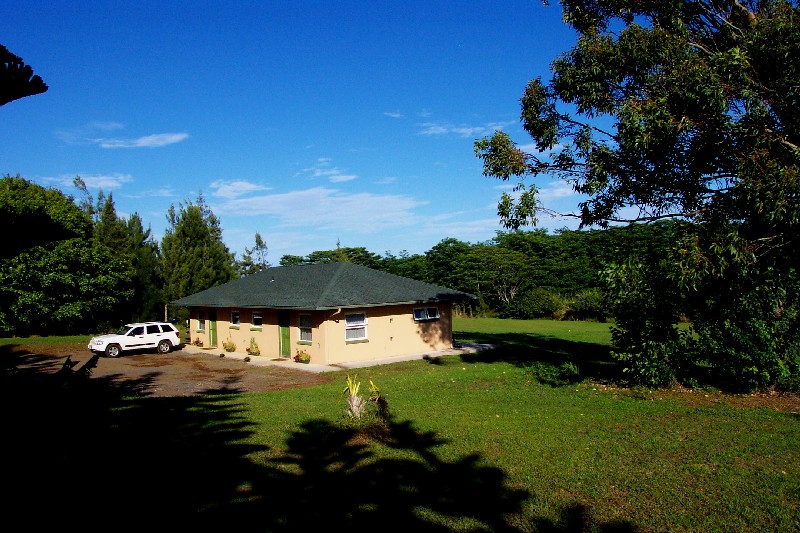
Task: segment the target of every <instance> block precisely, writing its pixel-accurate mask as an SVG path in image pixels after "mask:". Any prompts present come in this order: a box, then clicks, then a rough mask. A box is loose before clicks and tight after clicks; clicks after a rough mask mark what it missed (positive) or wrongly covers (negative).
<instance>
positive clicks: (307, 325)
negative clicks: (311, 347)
mask: <svg viewBox="0 0 800 533" xmlns="http://www.w3.org/2000/svg"><path fill="white" fill-rule="evenodd" d="M298 325H299V328H300V342H302V343H310V342H311V315H300V323H299V324H298Z"/></svg>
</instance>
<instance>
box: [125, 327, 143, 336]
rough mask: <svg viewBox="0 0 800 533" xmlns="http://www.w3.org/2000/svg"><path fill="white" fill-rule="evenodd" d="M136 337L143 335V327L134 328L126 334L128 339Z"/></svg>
mask: <svg viewBox="0 0 800 533" xmlns="http://www.w3.org/2000/svg"><path fill="white" fill-rule="evenodd" d="M136 335H144V326H136V327H135V328H133V329H132V330H131V332H130V333H128V337H135V336H136Z"/></svg>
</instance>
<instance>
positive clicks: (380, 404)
mask: <svg viewBox="0 0 800 533" xmlns="http://www.w3.org/2000/svg"><path fill="white" fill-rule="evenodd" d="M357 378H358V376H357V375H353V376H351V375H349V374H348V376H347V386H345V388H344V390H343V391H342V394H343V395H344V396H345V401H346V403H347V408H346V409H345V411H344V416H343V422H342V425H343V426H344V427H348V428H352V429H355V430H357V431H359V432H366V433H368V434H375V433H382V432H385V431H386V429H387V428H388V423H389V404H388V402H387V401H386V398H385V397H384V396H383V394H382V393H381V391H380V389H379V388H378V387H377V385H375V383H373V382H372V381H370V382H369V385H370V389H369V397H368V398H366V399H364V397H363V396H361V394H360V393H359V391H360V389H361V382H360V381H358V380H357Z"/></svg>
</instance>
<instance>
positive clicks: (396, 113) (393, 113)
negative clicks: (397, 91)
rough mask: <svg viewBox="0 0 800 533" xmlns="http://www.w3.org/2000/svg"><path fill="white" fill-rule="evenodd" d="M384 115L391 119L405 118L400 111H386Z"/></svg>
mask: <svg viewBox="0 0 800 533" xmlns="http://www.w3.org/2000/svg"><path fill="white" fill-rule="evenodd" d="M383 114H384V115H386V116H387V117H391V118H403V114H402V113H401V112H399V111H386V112H384V113H383Z"/></svg>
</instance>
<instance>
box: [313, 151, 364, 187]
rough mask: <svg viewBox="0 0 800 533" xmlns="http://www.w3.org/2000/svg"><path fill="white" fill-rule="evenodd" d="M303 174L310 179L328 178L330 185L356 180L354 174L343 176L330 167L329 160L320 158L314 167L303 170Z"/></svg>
mask: <svg viewBox="0 0 800 533" xmlns="http://www.w3.org/2000/svg"><path fill="white" fill-rule="evenodd" d="M303 172H305V173H306V174H308V175H309V176H311V177H312V178H328V181H330V182H331V183H342V182H345V181H352V180H354V179H358V176H357V175H356V174H345V173H344V171H342V170H341V169H340V168H337V167H333V166H331V160H330V158H328V157H320V158H319V159H317V164H316V165H314V166H312V167H309V168H305V169H303Z"/></svg>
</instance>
